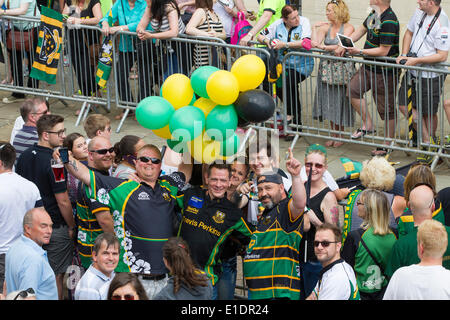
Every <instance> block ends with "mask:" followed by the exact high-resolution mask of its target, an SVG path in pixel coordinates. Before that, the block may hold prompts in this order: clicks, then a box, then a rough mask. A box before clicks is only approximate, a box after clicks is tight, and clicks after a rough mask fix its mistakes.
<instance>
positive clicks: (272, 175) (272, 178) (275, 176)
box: [257, 171, 283, 184]
mask: <svg viewBox="0 0 450 320" xmlns="http://www.w3.org/2000/svg"><path fill="white" fill-rule="evenodd" d="M257 182H258V184H260V183H265V182H271V183H276V184H283V178H282V177H281V175H280V174H279V173H277V172H273V171H272V172H266V173H263V174H262V175H260V176H259V177H258V179H257Z"/></svg>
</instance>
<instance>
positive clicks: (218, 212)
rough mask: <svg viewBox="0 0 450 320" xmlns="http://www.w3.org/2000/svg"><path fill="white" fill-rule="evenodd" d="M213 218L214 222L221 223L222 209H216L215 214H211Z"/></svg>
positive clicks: (222, 217) (223, 218) (222, 218)
mask: <svg viewBox="0 0 450 320" xmlns="http://www.w3.org/2000/svg"><path fill="white" fill-rule="evenodd" d="M213 220H214V221H215V222H216V223H223V221H224V220H225V213H223V212H222V211H219V210H217V211H216V214H215V215H214V216H213Z"/></svg>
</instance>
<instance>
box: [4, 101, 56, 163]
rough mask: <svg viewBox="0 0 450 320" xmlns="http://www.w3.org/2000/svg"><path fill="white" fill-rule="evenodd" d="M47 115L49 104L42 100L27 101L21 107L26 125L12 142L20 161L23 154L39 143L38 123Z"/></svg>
mask: <svg viewBox="0 0 450 320" xmlns="http://www.w3.org/2000/svg"><path fill="white" fill-rule="evenodd" d="M47 113H49V110H48V107H47V104H46V103H45V101H44V100H42V99H41V98H33V99H27V100H25V101H24V102H23V104H22V106H21V107H20V115H21V117H22V119H23V121H24V122H25V123H24V124H23V127H22V128H21V129H20V130H19V131H18V132H17V133H16V134H15V136H14V139H13V142H12V145H13V146H14V148H15V149H16V153H17V154H16V159H19V157H20V155H21V154H22V152H24V151H25V150H26V149H28V148H29V147H31V146H33V145H34V144H35V143H37V142H38V140H39V137H38V133H37V129H36V123H37V121H38V120H39V119H40V118H41V117H42V116H43V115H44V114H47Z"/></svg>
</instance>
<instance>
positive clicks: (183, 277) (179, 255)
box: [153, 237, 212, 300]
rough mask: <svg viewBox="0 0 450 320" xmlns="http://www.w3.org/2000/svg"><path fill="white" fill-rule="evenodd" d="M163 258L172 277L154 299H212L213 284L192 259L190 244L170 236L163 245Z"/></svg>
mask: <svg viewBox="0 0 450 320" xmlns="http://www.w3.org/2000/svg"><path fill="white" fill-rule="evenodd" d="M163 260H164V264H165V265H166V267H167V269H169V271H170V274H171V278H169V281H168V283H167V286H166V287H164V288H163V289H162V290H161V291H160V292H159V293H158V294H157V295H156V296H155V297H154V298H153V299H154V300H210V299H211V298H212V284H211V281H210V280H209V279H208V278H207V277H206V275H205V273H204V272H203V271H201V270H200V269H198V268H197V267H196V266H195V265H194V262H193V261H192V258H191V255H190V250H189V247H188V244H187V243H186V242H185V241H184V240H183V239H181V238H179V237H172V238H170V239H169V240H168V241H167V242H166V243H165V244H164V247H163Z"/></svg>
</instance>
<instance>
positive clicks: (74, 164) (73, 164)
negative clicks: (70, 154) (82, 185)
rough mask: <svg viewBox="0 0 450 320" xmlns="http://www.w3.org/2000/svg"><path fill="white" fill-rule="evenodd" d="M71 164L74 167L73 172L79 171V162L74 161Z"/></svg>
mask: <svg viewBox="0 0 450 320" xmlns="http://www.w3.org/2000/svg"><path fill="white" fill-rule="evenodd" d="M70 164H71V165H72V167H73V170H75V171H78V167H77V161H76V160H73V161H72V162H71V163H70Z"/></svg>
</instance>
